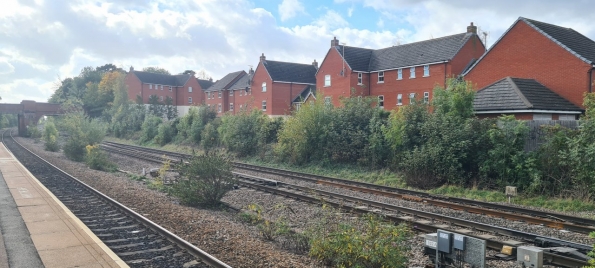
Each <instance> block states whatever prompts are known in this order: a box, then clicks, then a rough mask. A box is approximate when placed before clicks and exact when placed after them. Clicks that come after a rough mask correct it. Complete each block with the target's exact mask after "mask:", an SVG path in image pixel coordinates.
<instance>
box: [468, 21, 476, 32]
mask: <svg viewBox="0 0 595 268" xmlns="http://www.w3.org/2000/svg"><path fill="white" fill-rule="evenodd" d="M467 32H468V33H474V34H477V26H473V22H472V23H471V25H469V26H467Z"/></svg>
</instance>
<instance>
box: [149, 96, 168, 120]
mask: <svg viewBox="0 0 595 268" xmlns="http://www.w3.org/2000/svg"><path fill="white" fill-rule="evenodd" d="M164 108H165V106H164V105H163V102H161V101H160V100H159V97H158V96H157V95H151V96H149V108H148V109H147V113H149V114H150V115H152V116H156V117H160V118H162V117H163V115H164V113H165V109H164Z"/></svg>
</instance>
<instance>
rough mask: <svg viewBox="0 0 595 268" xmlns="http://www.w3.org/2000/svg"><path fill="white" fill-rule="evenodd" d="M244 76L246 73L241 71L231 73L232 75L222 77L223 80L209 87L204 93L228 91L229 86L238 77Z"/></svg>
mask: <svg viewBox="0 0 595 268" xmlns="http://www.w3.org/2000/svg"><path fill="white" fill-rule="evenodd" d="M245 74H246V72H244V71H243V70H242V71H237V72H233V73H228V74H227V75H226V76H224V77H223V78H221V79H220V80H218V81H217V82H215V83H214V84H213V85H212V86H210V87H209V88H208V89H207V90H205V91H216V90H225V89H229V86H231V85H232V84H233V83H234V82H235V81H236V80H237V79H238V78H239V77H240V76H242V75H245Z"/></svg>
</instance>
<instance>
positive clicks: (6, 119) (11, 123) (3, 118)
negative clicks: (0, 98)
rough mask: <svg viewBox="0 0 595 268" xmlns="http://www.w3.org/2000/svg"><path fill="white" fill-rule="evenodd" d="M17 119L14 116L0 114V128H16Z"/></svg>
mask: <svg viewBox="0 0 595 268" xmlns="http://www.w3.org/2000/svg"><path fill="white" fill-rule="evenodd" d="M17 125H18V118H17V115H16V114H0V128H7V127H16V126H17Z"/></svg>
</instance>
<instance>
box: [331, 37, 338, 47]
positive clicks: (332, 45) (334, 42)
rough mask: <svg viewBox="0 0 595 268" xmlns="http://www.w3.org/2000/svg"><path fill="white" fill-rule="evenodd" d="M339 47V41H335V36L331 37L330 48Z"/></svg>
mask: <svg viewBox="0 0 595 268" xmlns="http://www.w3.org/2000/svg"><path fill="white" fill-rule="evenodd" d="M338 45H339V39H337V37H336V36H334V37H333V40H331V47H336V46H338Z"/></svg>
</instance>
